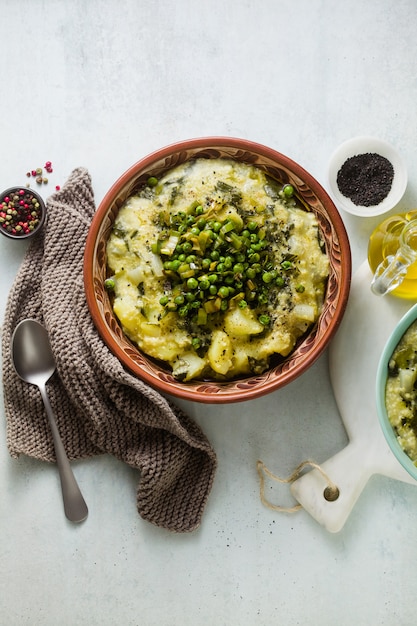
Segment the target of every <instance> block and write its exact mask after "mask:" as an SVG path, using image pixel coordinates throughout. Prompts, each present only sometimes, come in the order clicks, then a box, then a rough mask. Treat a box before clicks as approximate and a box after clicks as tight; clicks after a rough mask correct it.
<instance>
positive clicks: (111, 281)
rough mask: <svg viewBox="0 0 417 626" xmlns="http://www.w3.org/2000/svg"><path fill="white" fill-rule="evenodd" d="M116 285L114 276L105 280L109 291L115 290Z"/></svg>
mask: <svg viewBox="0 0 417 626" xmlns="http://www.w3.org/2000/svg"><path fill="white" fill-rule="evenodd" d="M115 286H116V282H115V280H114V278H106V280H105V281H104V287H105V289H107V291H113V289H114V288H115Z"/></svg>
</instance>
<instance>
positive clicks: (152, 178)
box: [147, 176, 158, 187]
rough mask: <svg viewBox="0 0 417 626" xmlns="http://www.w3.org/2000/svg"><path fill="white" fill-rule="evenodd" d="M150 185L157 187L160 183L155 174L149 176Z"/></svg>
mask: <svg viewBox="0 0 417 626" xmlns="http://www.w3.org/2000/svg"><path fill="white" fill-rule="evenodd" d="M147 182H148V187H156V185H157V184H158V179H157V178H156V177H155V176H149V178H148V181H147Z"/></svg>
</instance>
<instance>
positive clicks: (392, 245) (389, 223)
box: [368, 209, 417, 300]
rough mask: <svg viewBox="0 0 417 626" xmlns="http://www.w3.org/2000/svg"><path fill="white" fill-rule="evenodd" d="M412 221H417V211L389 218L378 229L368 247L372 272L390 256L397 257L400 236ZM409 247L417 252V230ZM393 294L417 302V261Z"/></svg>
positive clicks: (372, 235) (408, 241)
mask: <svg viewBox="0 0 417 626" xmlns="http://www.w3.org/2000/svg"><path fill="white" fill-rule="evenodd" d="M411 220H417V209H413V210H412V211H409V212H408V213H401V214H399V215H393V216H391V217H388V218H387V219H386V220H384V221H383V222H381V224H379V226H377V227H376V229H375V230H374V231H373V233H372V234H371V236H370V239H369V245H368V263H369V266H370V268H371V270H372V272H375V270H376V268H377V267H378V265H379V264H380V263H381V262H382V261H383V260H384V259H386V258H387V257H388V256H393V255H395V253H396V252H397V250H398V248H399V245H400V243H399V238H400V235H401V233H402V231H403V229H404V227H405V226H406V225H407V224H408V223H409V222H410V221H411ZM407 245H408V246H409V247H410V248H412V249H413V250H415V251H417V228H416V231H415V232H413V233H411V235H410V237H409V238H408V240H407ZM391 293H392V295H393V296H397V297H399V298H406V299H410V300H417V261H416V262H414V263H413V264H412V265H410V266H409V268H408V269H407V274H406V276H405V278H404V280H403V282H402V283H401V284H400V285H399V286H398V287H397V288H396V289H394V290H393V291H392V292H391Z"/></svg>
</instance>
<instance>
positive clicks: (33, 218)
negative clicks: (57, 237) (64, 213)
mask: <svg viewBox="0 0 417 626" xmlns="http://www.w3.org/2000/svg"><path fill="white" fill-rule="evenodd" d="M45 218H46V206H45V202H44V200H43V199H42V197H41V196H40V195H39V194H38V193H37V192H36V191H34V190H33V189H30V188H28V187H24V186H22V187H9V188H8V189H6V190H5V191H2V192H1V193H0V233H1V234H2V235H4V236H5V237H9V238H10V239H28V238H30V237H34V236H35V235H37V234H38V233H39V232H40V231H41V229H42V226H43V224H44V222H45Z"/></svg>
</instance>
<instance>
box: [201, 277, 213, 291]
mask: <svg viewBox="0 0 417 626" xmlns="http://www.w3.org/2000/svg"><path fill="white" fill-rule="evenodd" d="M199 287H200V289H202V290H203V291H205V290H206V289H208V288H209V287H210V281H209V279H208V278H202V279H201V280H200V282H199Z"/></svg>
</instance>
